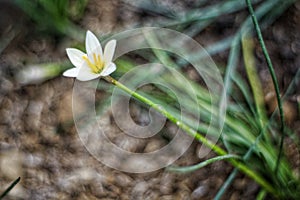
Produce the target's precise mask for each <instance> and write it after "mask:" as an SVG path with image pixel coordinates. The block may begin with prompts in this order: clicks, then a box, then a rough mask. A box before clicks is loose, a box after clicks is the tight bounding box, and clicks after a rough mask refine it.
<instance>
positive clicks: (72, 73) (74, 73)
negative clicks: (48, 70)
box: [63, 68, 79, 77]
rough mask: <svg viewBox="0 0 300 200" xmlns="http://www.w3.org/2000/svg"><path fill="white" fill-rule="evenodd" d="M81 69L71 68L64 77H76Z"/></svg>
mask: <svg viewBox="0 0 300 200" xmlns="http://www.w3.org/2000/svg"><path fill="white" fill-rule="evenodd" d="M78 72H79V68H71V69H68V70H67V71H65V72H64V73H63V75H64V76H67V77H76V76H77V75H78Z"/></svg>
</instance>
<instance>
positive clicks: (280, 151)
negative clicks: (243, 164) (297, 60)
mask: <svg viewBox="0 0 300 200" xmlns="http://www.w3.org/2000/svg"><path fill="white" fill-rule="evenodd" d="M246 4H247V6H248V9H249V13H250V15H251V18H252V21H253V24H254V27H255V31H256V33H257V36H258V40H259V43H260V45H261V48H262V51H263V54H264V56H265V59H266V61H267V65H268V69H269V72H270V74H271V77H272V81H273V85H274V87H275V92H276V98H277V103H278V108H279V115H280V122H281V125H280V126H281V127H280V129H281V133H282V135H281V139H280V146H279V153H278V158H277V161H276V167H275V169H274V172H275V175H277V173H278V167H279V162H280V160H281V157H282V153H283V141H284V138H285V130H284V129H285V125H284V114H283V109H282V102H281V98H280V91H279V85H278V81H277V77H276V75H275V71H274V68H273V64H272V61H271V58H270V56H269V53H268V51H267V48H266V45H265V42H264V39H263V36H262V33H261V30H260V27H259V24H258V20H257V18H256V16H255V14H254V10H253V7H252V4H251V1H250V0H246Z"/></svg>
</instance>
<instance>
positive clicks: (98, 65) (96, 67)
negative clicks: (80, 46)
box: [82, 53, 104, 74]
mask: <svg viewBox="0 0 300 200" xmlns="http://www.w3.org/2000/svg"><path fill="white" fill-rule="evenodd" d="M82 59H83V60H85V61H86V63H87V64H88V66H89V67H90V68H91V70H92V71H93V72H94V73H96V74H98V73H100V72H101V71H102V70H103V67H104V62H103V61H102V60H101V56H100V55H96V54H95V53H93V59H94V62H93V63H92V62H91V61H90V60H89V58H88V57H87V56H86V55H84V56H82Z"/></svg>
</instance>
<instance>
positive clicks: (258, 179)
mask: <svg viewBox="0 0 300 200" xmlns="http://www.w3.org/2000/svg"><path fill="white" fill-rule="evenodd" d="M104 79H105V80H106V81H107V82H109V83H112V84H114V85H115V86H117V87H118V88H120V89H121V90H123V91H125V92H126V93H128V94H130V95H132V96H133V97H135V98H136V99H138V100H139V101H141V102H143V103H145V104H147V105H149V106H151V107H152V108H153V109H155V110H156V111H158V112H159V113H161V114H163V115H164V116H165V117H166V118H168V119H169V120H170V121H171V122H173V123H175V124H176V125H177V126H178V127H179V128H181V129H182V130H183V131H185V132H186V133H187V134H189V135H190V136H192V137H194V138H196V139H197V140H198V141H200V142H202V143H203V144H204V145H205V146H207V147H208V148H210V149H211V150H213V151H214V152H215V153H216V154H218V155H219V156H225V155H228V153H227V152H226V151H225V150H224V149H222V148H221V147H219V146H217V145H215V144H214V143H213V142H211V141H210V140H208V139H207V138H205V137H204V136H202V135H201V134H200V133H198V132H197V131H195V130H194V129H192V128H191V127H189V126H187V125H186V124H185V123H183V122H182V121H181V120H178V119H177V118H176V117H174V116H173V115H172V114H171V113H169V112H168V111H166V110H165V109H164V108H163V107H162V106H160V105H158V104H156V103H154V102H153V101H151V100H149V99H147V98H145V97H144V96H142V95H140V94H138V93H137V92H135V91H133V90H131V89H130V88H128V87H126V86H125V85H123V84H122V83H120V82H118V81H117V80H115V79H114V78H112V77H110V76H107V77H104ZM228 161H229V162H230V163H231V164H232V165H233V166H235V167H236V168H238V169H239V170H241V171H242V172H244V173H245V174H246V175H248V176H249V177H251V178H252V179H253V180H255V181H256V182H257V183H258V184H260V185H261V186H262V187H263V188H265V189H266V190H267V191H268V192H270V193H272V194H274V195H275V196H277V195H278V192H277V191H276V190H275V189H274V188H273V186H272V185H270V184H269V183H268V182H267V181H266V180H265V179H264V178H263V177H261V176H260V175H258V174H257V173H256V172H254V171H252V170H251V169H250V168H249V167H248V166H246V165H245V164H244V163H242V162H241V161H239V160H236V159H228Z"/></svg>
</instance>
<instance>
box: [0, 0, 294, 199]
mask: <svg viewBox="0 0 300 200" xmlns="http://www.w3.org/2000/svg"><path fill="white" fill-rule="evenodd" d="M174 2H175V3H174ZM174 2H173V1H170V4H172V3H173V4H174V6H177V7H178V8H179V9H180V8H182V6H183V7H184V6H187V5H181V4H178V3H177V4H176V2H177V1H174ZM12 9H15V8H13V7H7V9H6V12H1V15H7V16H9V15H10V14H11V13H12V12H8V11H10V10H12ZM299 9H300V4H299V2H298V3H297V4H296V5H293V6H292V7H291V8H289V9H288V11H287V12H286V13H285V14H284V15H283V16H281V17H280V18H279V19H278V20H277V21H276V22H275V23H274V24H272V25H271V26H270V27H269V28H268V29H267V30H265V31H264V32H263V34H264V36H265V38H266V45H267V46H268V50H269V51H270V55H271V58H272V60H273V62H274V66H275V70H276V72H277V76H278V78H279V81H280V83H281V85H280V87H281V89H282V90H286V88H287V86H288V85H289V82H290V81H291V79H292V78H293V77H294V76H295V73H296V71H297V69H298V68H299V65H300V57H299V55H300V43H299V42H300V35H299V30H297V28H299V27H300V24H299V22H300V15H299V13H300V12H299ZM120 15H121V16H120ZM153 18H154V17H153ZM153 18H151V16H144V17H143V14H141V13H138V12H135V11H134V8H132V7H130V6H128V5H126V4H123V3H120V2H119V1H96V0H91V1H90V4H89V5H88V7H87V11H86V15H85V17H84V18H83V19H82V21H80V25H81V26H82V27H84V29H90V30H92V31H94V32H95V33H97V34H104V33H110V32H117V31H120V30H124V29H126V28H129V27H132V26H134V25H135V23H137V22H138V23H141V24H146V25H147V23H150V22H149V21H151V19H152V20H153ZM9 19H10V21H9V20H8V21H1V30H3V31H2V33H3V34H2V37H6V36H7V33H11V32H9V31H11V30H13V29H14V28H16V26H17V27H18V29H20V30H21V31H19V32H17V33H16V36H15V37H13V40H12V41H10V43H9V45H8V46H7V47H6V48H5V49H4V51H3V52H2V53H1V55H0V76H1V81H0V82H1V85H0V105H1V106H0V158H1V160H0V180H1V181H0V191H2V189H3V188H5V187H7V185H8V184H9V183H10V182H11V181H12V180H14V179H16V178H17V177H19V176H20V177H21V182H20V183H19V184H18V185H17V187H16V188H15V189H13V190H12V191H11V196H10V197H8V198H7V199H211V198H212V197H213V196H214V195H215V193H216V192H217V191H218V189H219V187H220V186H221V185H222V183H223V182H224V180H226V178H227V176H228V174H229V173H230V172H231V170H232V167H231V166H230V165H229V164H228V163H226V162H217V163H214V164H212V165H209V166H207V167H205V168H202V169H200V170H197V171H196V172H194V173H190V174H180V175H178V174H174V173H170V172H167V171H165V170H164V169H161V170H158V171H155V172H151V173H146V174H131V173H123V172H120V171H117V170H114V169H111V168H109V167H106V166H104V165H103V164H101V163H100V162H99V161H98V160H96V159H95V158H94V157H92V156H91V155H90V154H89V153H88V152H87V150H86V149H85V147H84V146H83V145H82V143H81V141H80V140H79V137H78V135H77V132H76V129H75V126H74V125H73V123H72V110H71V100H72V87H73V83H74V80H72V79H70V78H64V77H62V76H60V77H57V78H54V79H52V80H48V81H46V82H43V83H40V84H34V85H21V84H20V83H18V82H17V81H16V78H15V74H16V72H17V71H18V70H19V69H22V68H23V67H24V66H25V65H26V64H30V63H43V62H50V61H60V60H63V59H65V58H66V55H65V51H64V49H65V48H66V47H67V44H68V43H70V41H69V40H68V39H64V40H60V41H59V42H57V41H56V40H55V38H49V37H43V36H39V35H33V36H32V35H31V34H32V32H31V29H30V28H28V27H30V26H27V25H25V22H24V23H23V22H22V20H19V18H18V16H12V17H10V18H9ZM233 23H234V18H233V17H232V16H229V17H228V19H227V18H226V17H225V18H224V19H223V20H220V22H219V23H218V24H217V25H215V26H212V27H210V28H209V29H207V30H205V31H204V32H203V33H202V35H201V34H200V35H198V36H197V40H198V41H199V42H201V43H204V44H203V45H206V44H205V42H207V41H212V42H213V41H217V40H218V39H220V38H222V37H224V35H223V34H228V33H230V31H232V30H231V29H233V28H234V26H233V27H231V26H232V24H233ZM228 24H231V25H228ZM219 26H222V27H224V28H225V29H226V30H227V29H228V33H227V32H226V31H223V32H221V31H220V27H219ZM5 27H6V28H5ZM7 27H11V28H10V29H9V28H7ZM211 33H213V34H211ZM30 36H31V37H30ZM227 53H228V52H224V54H222V55H217V56H216V59H217V60H219V61H220V62H224V63H225V61H226V60H224V57H225V56H226V55H227ZM257 55H258V61H259V63H258V64H259V65H258V66H259V72H260V75H261V78H262V80H263V81H265V82H266V84H268V83H269V79H268V76H267V75H266V74H267V73H266V67H265V62H264V60H263V58H262V57H259V56H260V49H259V47H257ZM299 91H300V88H298V95H299ZM270 92H271V93H272V89H269V88H266V91H265V94H266V95H267V94H268V93H270ZM269 96H270V95H269ZM271 96H272V94H271ZM296 98H297V94H296V95H295V94H294V95H293V96H291V97H289V101H288V103H287V105H286V106H285V107H286V112H287V115H288V117H287V118H288V123H289V124H290V127H291V128H292V129H294V130H295V131H298V132H299V131H300V129H299V113H297V106H296V109H295V105H297V104H296ZM272 101H273V100H272V98H271V100H270V99H269V100H268V101H267V105H268V106H269V107H271V108H272V104H273V102H272ZM288 108H291V109H290V110H287V109H288ZM136 112H138V111H136ZM110 115H111V112H110V111H107V115H105V116H106V117H105V118H103V119H101V123H102V125H103V126H104V127H106V128H108V129H109V130H110V132H111V134H112V135H118V134H120V135H121V134H122V131H121V130H120V129H118V127H117V126H116V124H115V123H114V121H113V119H111V118H110ZM137 115H138V114H137ZM172 128H173V129H174V127H173V126H172V125H170V126H168V128H167V131H170V132H172ZM116 143H118V141H116ZM150 143H151V144H150ZM138 145H140V146H138ZM151 145H153V146H154V147H153V148H157V147H159V146H160V145H162V143H161V142H159V138H154V139H153V140H149V141H145V142H136V141H132V144H129V145H127V146H126V144H125V145H124V146H123V147H124V148H125V149H126V148H127V149H129V150H133V151H134V150H135V149H137V148H139V149H146V147H147V146H148V147H147V148H150V149H151V148H152V146H151ZM137 146H138V147H137ZM198 149H199V144H198V143H197V142H194V143H193V145H191V147H190V148H189V150H188V151H187V152H186V153H185V154H184V156H182V157H181V158H180V159H179V160H178V161H177V162H176V164H180V165H191V164H195V163H198V162H199V161H201V160H200V159H199V158H198V156H197V151H198ZM298 155H299V154H298ZM212 156H214V154H213V153H211V154H210V155H209V156H208V157H212ZM294 159H296V161H295V162H294V163H295V165H297V158H294ZM298 159H299V158H298ZM298 164H299V163H298ZM258 191H259V187H258V186H257V185H256V183H254V182H253V181H251V180H249V179H248V178H247V177H245V176H244V175H243V174H240V175H238V177H237V178H236V180H235V181H234V184H233V185H232V186H231V187H230V188H229V190H228V192H227V193H226V195H224V198H223V199H232V200H234V199H254V198H255V195H256V194H257V192H258Z"/></svg>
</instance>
